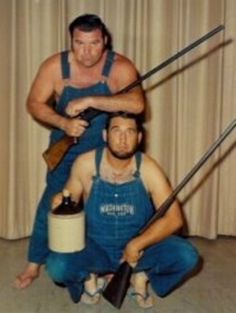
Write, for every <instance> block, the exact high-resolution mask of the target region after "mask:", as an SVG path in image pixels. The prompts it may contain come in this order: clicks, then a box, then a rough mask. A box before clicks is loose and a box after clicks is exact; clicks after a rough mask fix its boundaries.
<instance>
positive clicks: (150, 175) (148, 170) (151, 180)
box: [140, 154, 168, 190]
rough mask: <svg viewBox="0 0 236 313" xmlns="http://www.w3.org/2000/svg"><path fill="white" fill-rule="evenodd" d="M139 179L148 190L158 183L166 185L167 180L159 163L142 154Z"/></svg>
mask: <svg viewBox="0 0 236 313" xmlns="http://www.w3.org/2000/svg"><path fill="white" fill-rule="evenodd" d="M140 172H141V177H142V179H143V182H144V184H145V187H146V188H147V189H148V190H151V189H152V187H153V186H155V185H156V184H158V183H161V184H163V183H167V181H168V179H167V177H166V174H165V173H164V171H163V169H162V167H161V166H160V165H159V163H158V162H157V161H156V160H155V159H154V158H152V157H151V156H149V155H147V154H142V163H141V167H140Z"/></svg>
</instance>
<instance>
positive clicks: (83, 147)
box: [28, 50, 115, 264]
mask: <svg viewBox="0 0 236 313" xmlns="http://www.w3.org/2000/svg"><path fill="white" fill-rule="evenodd" d="M114 56H115V53H114V52H113V51H110V50H109V51H108V52H107V58H106V61H105V64H104V68H103V71H102V76H103V77H104V80H103V81H100V82H98V83H97V84H95V85H92V86H90V87H88V88H76V87H73V86H70V85H65V87H64V90H63V92H62V95H61V96H60V99H59V100H58V102H57V104H56V107H55V110H56V112H58V113H59V114H60V115H62V116H66V113H65V109H66V107H67V105H68V102H69V101H71V100H73V99H78V98H82V97H86V96H99V95H107V96H109V95H111V91H110V90H109V87H108V85H107V83H106V79H107V78H108V76H109V73H110V71H111V67H112V64H113V61H114ZM61 67H62V77H63V79H64V80H65V81H66V80H68V79H69V78H70V64H69V62H68V51H64V52H62V53H61ZM106 120H107V114H106V113H103V114H101V115H99V116H97V117H95V118H94V119H93V120H92V121H91V123H90V125H89V127H88V128H87V129H86V131H85V132H84V134H83V135H82V136H81V137H80V138H79V140H78V143H77V144H75V145H74V146H72V147H71V148H70V150H69V151H68V152H67V154H66V156H65V157H64V158H63V160H62V162H61V163H60V164H59V166H58V167H57V168H56V169H55V170H54V171H52V172H48V173H47V186H46V188H45V190H44V193H43V195H42V198H41V201H40V202H39V205H38V209H37V213H36V217H35V222H34V227H33V233H32V236H31V240H30V246H29V252H28V260H29V262H34V263H39V264H42V263H45V259H46V257H47V255H48V252H49V250H48V230H47V214H48V211H49V210H50V206H51V199H52V196H53V195H54V194H55V193H58V192H60V191H61V190H62V189H63V187H64V185H65V183H66V181H67V179H68V177H69V174H70V169H71V165H72V163H73V161H74V160H75V158H76V157H77V156H79V155H80V154H82V153H84V152H87V151H89V150H92V149H94V148H97V147H99V146H103V145H104V141H103V138H102V130H103V129H104V127H105V124H106ZM63 136H64V132H63V131H62V130H60V129H53V130H52V132H51V136H50V144H52V143H54V142H56V141H58V140H59V139H60V138H61V137H63Z"/></svg>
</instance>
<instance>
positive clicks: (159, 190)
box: [124, 156, 183, 262]
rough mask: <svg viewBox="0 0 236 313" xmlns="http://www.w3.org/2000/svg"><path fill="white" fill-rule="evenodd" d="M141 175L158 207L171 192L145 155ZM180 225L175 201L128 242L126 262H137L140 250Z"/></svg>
mask: <svg viewBox="0 0 236 313" xmlns="http://www.w3.org/2000/svg"><path fill="white" fill-rule="evenodd" d="M141 175H142V177H143V180H144V183H145V185H146V187H147V189H148V191H149V192H150V194H151V197H152V199H153V202H154V205H155V207H156V208H157V209H158V207H159V206H160V205H161V204H162V203H164V201H165V200H166V199H167V197H168V196H169V195H170V194H171V192H172V189H171V187H170V185H169V183H168V181H167V179H166V176H165V174H164V173H163V171H162V169H161V168H160V167H159V166H158V164H157V163H156V162H155V161H154V160H153V159H151V158H149V157H147V156H145V157H144V161H143V164H142V167H141ZM182 225H183V217H182V214H181V208H180V205H179V203H178V202H177V201H175V202H174V203H173V204H172V205H171V207H170V209H169V210H168V211H167V212H166V214H165V215H164V216H163V217H162V218H160V219H158V220H157V221H156V222H154V223H153V224H152V225H150V227H149V228H148V229H147V230H146V231H145V232H144V233H143V234H141V235H139V236H137V237H135V238H134V239H132V240H131V241H130V242H129V243H128V245H127V247H126V249H125V253H124V255H125V259H126V260H127V261H128V262H137V260H138V259H139V257H140V255H141V254H140V253H141V251H142V250H144V249H145V248H147V247H149V246H151V245H153V244H155V243H158V242H160V241H161V240H163V239H165V238H167V237H169V236H170V235H172V234H173V233H175V232H176V231H177V230H178V229H180V228H181V227H182Z"/></svg>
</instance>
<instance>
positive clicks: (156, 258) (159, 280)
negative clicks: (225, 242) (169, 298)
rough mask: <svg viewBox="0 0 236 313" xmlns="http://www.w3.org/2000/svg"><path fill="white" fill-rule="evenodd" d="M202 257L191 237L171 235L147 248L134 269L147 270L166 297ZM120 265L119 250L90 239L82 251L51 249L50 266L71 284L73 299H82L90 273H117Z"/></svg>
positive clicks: (50, 270)
mask: <svg viewBox="0 0 236 313" xmlns="http://www.w3.org/2000/svg"><path fill="white" fill-rule="evenodd" d="M114 253H115V251H114ZM115 260H116V261H115ZM198 260H199V255H198V252H197V250H196V249H195V248H194V247H193V246H192V244H191V243H190V242H189V241H188V240H186V239H183V238H181V237H177V236H171V237H169V238H167V239H165V240H163V241H161V242H159V243H157V244H155V245H153V246H151V247H149V248H147V249H146V250H145V251H144V254H143V256H142V258H141V259H140V260H139V262H138V264H137V266H136V267H135V269H134V272H141V271H145V273H146V274H147V276H148V278H149V281H150V284H151V287H152V289H153V290H154V292H155V293H156V294H157V295H159V296H161V297H164V296H166V295H167V294H168V293H170V292H171V291H172V290H173V289H174V288H175V287H176V286H177V285H178V284H179V283H180V282H182V281H183V279H184V278H185V277H186V275H187V274H189V273H190V272H191V271H193V269H194V268H195V267H196V265H197V263H198ZM119 265H120V259H116V254H113V253H111V252H110V255H108V254H107V253H106V252H105V251H104V250H103V249H102V248H101V247H100V246H99V245H98V244H96V243H95V242H93V241H89V242H87V245H86V248H85V249H84V250H82V251H80V252H76V253H55V252H51V253H50V254H49V256H48V258H47V263H46V269H47V272H48V274H49V276H50V277H51V278H52V279H53V280H54V281H56V282H59V283H63V284H65V285H66V286H67V288H68V291H69V293H70V296H71V298H72V300H73V301H74V302H78V301H79V300H80V297H81V295H82V293H83V290H84V287H83V286H84V281H85V279H86V278H87V277H88V276H89V273H97V274H105V273H114V272H115V271H116V270H117V269H118V267H119Z"/></svg>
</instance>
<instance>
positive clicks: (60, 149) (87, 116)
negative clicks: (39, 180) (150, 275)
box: [43, 25, 224, 171]
mask: <svg viewBox="0 0 236 313" xmlns="http://www.w3.org/2000/svg"><path fill="white" fill-rule="evenodd" d="M223 29H224V26H223V25H219V26H218V27H216V28H214V29H213V30H211V31H210V32H208V33H207V34H205V35H204V36H202V37H200V38H199V39H197V40H196V41H194V42H193V43H191V44H190V45H188V46H186V47H185V48H183V49H182V50H180V51H179V52H177V53H176V54H174V55H173V56H171V57H170V58H168V59H167V60H165V61H164V62H162V63H161V64H159V65H157V66H156V67H154V68H153V69H152V70H150V71H148V72H147V73H146V74H144V75H143V76H140V77H139V78H138V79H137V80H136V81H134V82H133V83H131V84H129V85H128V86H127V87H125V88H123V89H122V90H120V91H118V92H117V93H116V95H118V94H123V93H126V92H128V91H130V90H131V89H133V88H134V87H136V86H138V85H140V84H141V83H142V82H143V81H144V80H145V79H147V78H148V77H150V76H151V75H153V74H154V73H156V72H158V71H160V70H161V69H163V68H164V67H166V66H167V65H169V64H170V63H172V62H174V61H175V60H177V59H178V58H180V57H181V56H182V55H184V54H186V53H187V52H189V51H190V50H192V49H193V48H195V47H197V46H198V45H200V44H201V43H203V42H204V41H206V40H207V39H209V38H210V37H212V36H214V35H215V34H217V33H218V32H220V31H221V30H223ZM102 113H104V112H103V111H101V110H96V109H92V108H88V109H86V110H85V111H84V112H81V113H80V114H79V115H78V116H76V117H79V118H81V119H84V120H86V121H88V122H90V121H91V120H92V119H93V118H95V117H96V116H98V115H100V114H102ZM76 117H74V118H76ZM74 143H76V139H73V138H72V137H69V136H67V135H64V136H63V137H62V138H61V139H60V140H59V141H57V142H56V143H55V144H52V145H51V146H50V147H49V148H48V149H47V150H46V151H45V152H44V153H43V158H44V160H45V161H46V163H47V165H48V169H49V170H50V171H52V170H54V169H55V168H56V167H57V166H58V165H59V163H60V162H61V160H62V159H63V157H64V156H65V154H66V153H67V151H68V150H69V148H70V147H71V146H72V145H73V144H74Z"/></svg>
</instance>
